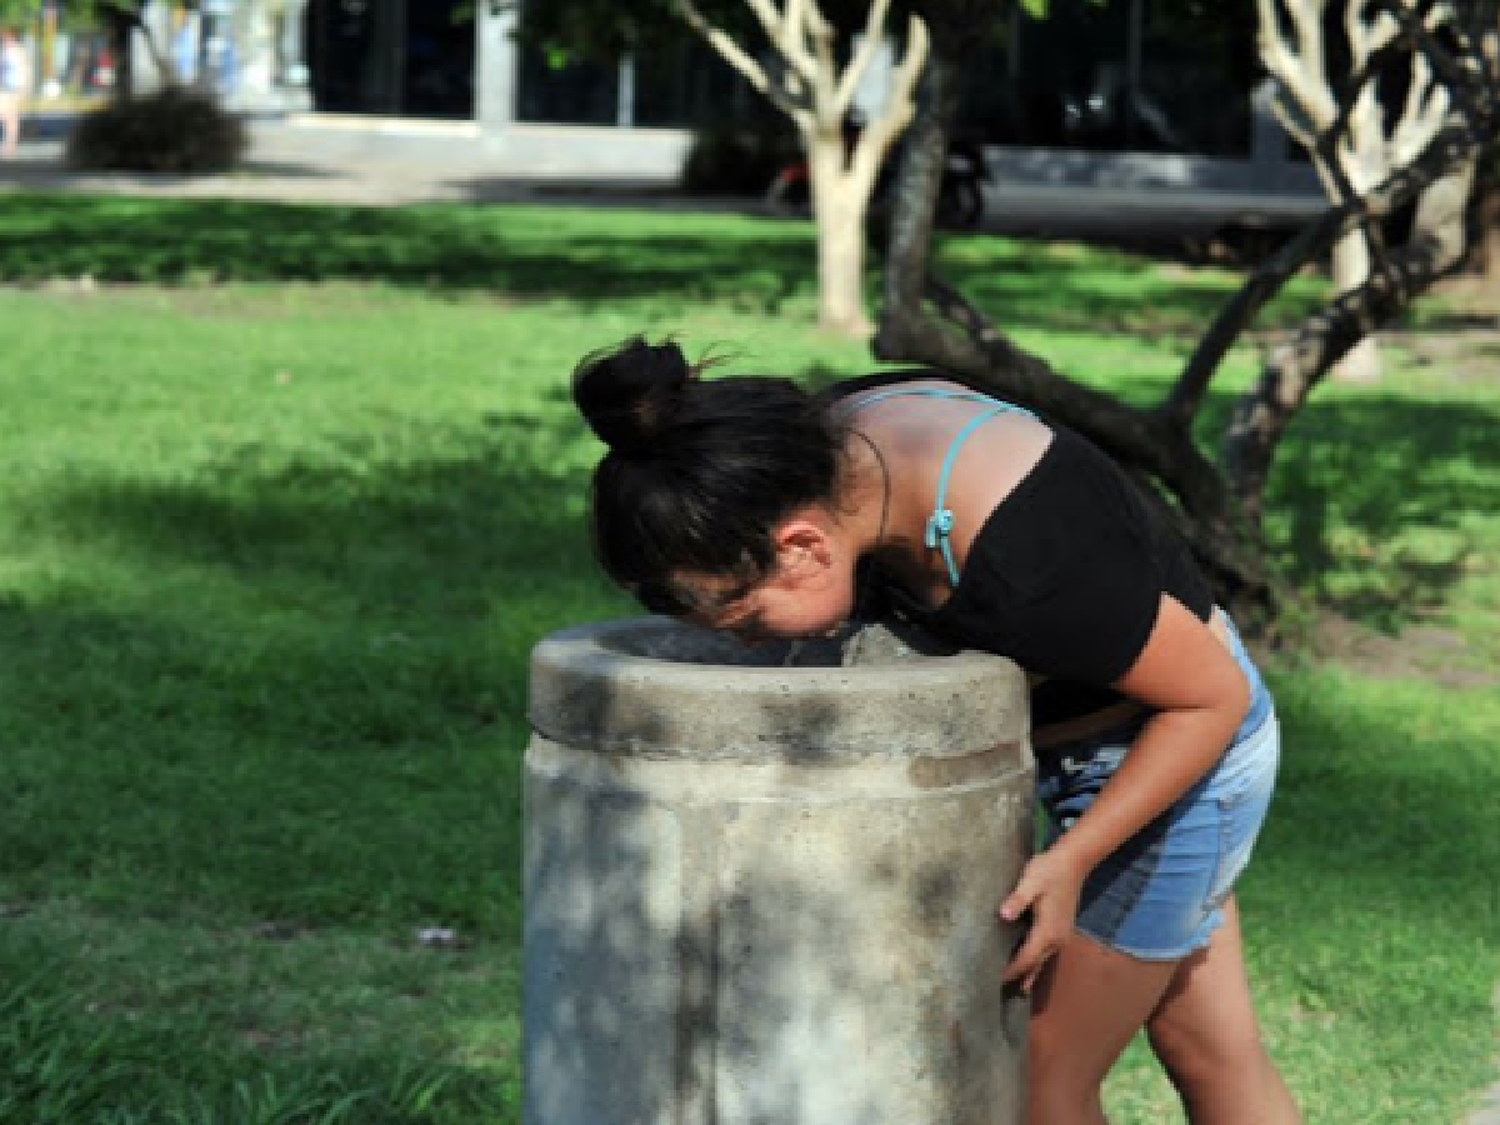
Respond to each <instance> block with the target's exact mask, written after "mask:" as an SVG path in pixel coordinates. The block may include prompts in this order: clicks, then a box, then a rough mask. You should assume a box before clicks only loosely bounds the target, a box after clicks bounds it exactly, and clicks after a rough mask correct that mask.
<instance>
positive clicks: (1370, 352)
mask: <svg viewBox="0 0 1500 1125" xmlns="http://www.w3.org/2000/svg"><path fill="white" fill-rule="evenodd" d="M1330 274H1331V277H1332V281H1333V292H1334V295H1335V296H1343V295H1344V294H1345V293H1352V292H1353V291H1354V290H1356V289H1358V288H1359V287H1360V286H1361V285H1363V284H1364V283H1365V282H1367V281H1368V280H1370V242H1369V239H1367V238H1366V237H1365V232H1364V231H1362V230H1356V231H1351V232H1350V233H1348V234H1346V235H1344V237H1343V238H1341V239H1339V241H1338V243H1337V244H1336V245H1335V246H1334V248H1333V261H1332V265H1331V267H1330ZM1332 375H1333V378H1334V379H1336V380H1338V381H1339V382H1341V383H1353V384H1358V385H1363V386H1370V385H1372V384H1374V383H1378V382H1379V381H1380V349H1379V346H1378V345H1377V344H1376V342H1375V338H1374V337H1373V336H1366V337H1365V338H1364V339H1363V340H1361V341H1360V342H1359V343H1357V344H1355V345H1354V347H1352V348H1350V349H1349V352H1348V354H1347V355H1345V356H1344V358H1343V359H1341V360H1339V361H1338V363H1337V364H1335V365H1334V369H1333V373H1332Z"/></svg>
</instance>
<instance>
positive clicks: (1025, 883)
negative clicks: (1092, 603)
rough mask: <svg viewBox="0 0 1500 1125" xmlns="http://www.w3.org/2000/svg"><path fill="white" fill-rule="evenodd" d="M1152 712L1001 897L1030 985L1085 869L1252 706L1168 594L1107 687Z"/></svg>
mask: <svg viewBox="0 0 1500 1125" xmlns="http://www.w3.org/2000/svg"><path fill="white" fill-rule="evenodd" d="M1112 686H1113V687H1114V688H1115V689H1116V690H1117V691H1119V692H1121V693H1122V694H1124V695H1127V696H1129V697H1131V698H1132V699H1136V700H1139V701H1140V702H1142V703H1145V704H1146V705H1148V706H1150V707H1151V708H1153V709H1155V710H1156V711H1157V714H1155V715H1154V716H1152V718H1151V720H1150V721H1149V722H1148V723H1147V724H1146V726H1145V728H1144V729H1143V730H1142V731H1141V734H1140V737H1139V738H1138V739H1137V740H1136V742H1135V744H1134V745H1133V746H1132V747H1131V748H1130V753H1129V754H1127V755H1126V756H1125V758H1124V760H1123V761H1121V763H1120V766H1119V769H1118V770H1116V772H1115V775H1114V776H1113V777H1112V778H1110V780H1109V781H1108V783H1106V785H1105V786H1104V788H1103V790H1102V791H1101V792H1100V794H1099V798H1098V799H1097V800H1096V801H1095V802H1094V803H1093V805H1092V806H1091V807H1090V808H1089V810H1088V811H1087V812H1086V813H1084V815H1083V816H1081V817H1079V819H1078V821H1077V823H1076V824H1074V825H1073V826H1072V827H1071V828H1070V829H1069V830H1068V831H1067V832H1066V833H1064V834H1063V835H1062V836H1061V837H1060V838H1059V839H1058V841H1057V842H1056V843H1055V844H1053V846H1052V847H1051V848H1049V849H1048V850H1047V851H1046V852H1044V853H1042V854H1041V855H1039V856H1037V857H1035V858H1034V859H1033V860H1032V861H1031V862H1030V863H1029V864H1027V866H1026V870H1025V871H1024V872H1022V875H1021V881H1020V883H1019V884H1017V886H1016V889H1015V891H1014V892H1012V894H1011V895H1010V897H1009V898H1007V899H1006V900H1005V902H1004V903H1003V904H1002V905H1001V908H1000V916H1001V917H1002V918H1004V919H1005V920H1006V921H1015V920H1016V919H1018V918H1019V917H1020V916H1021V915H1022V914H1023V913H1025V912H1026V911H1027V910H1030V911H1031V912H1032V924H1031V931H1030V933H1029V934H1028V936H1027V938H1026V941H1025V942H1024V943H1023V944H1022V946H1021V948H1020V949H1019V950H1018V951H1017V952H1016V955H1015V957H1014V958H1013V959H1012V961H1011V964H1010V968H1009V969H1008V970H1007V971H1006V974H1005V980H1006V981H1007V982H1011V981H1019V982H1021V987H1022V988H1023V989H1024V990H1026V991H1030V989H1031V986H1032V984H1033V983H1034V982H1035V980H1036V977H1037V974H1038V973H1040V972H1041V970H1042V967H1043V966H1044V965H1045V964H1046V962H1047V960H1048V959H1049V958H1050V957H1051V956H1052V955H1053V954H1054V953H1055V952H1057V950H1058V948H1059V947H1060V946H1061V944H1062V942H1063V941H1064V940H1066V938H1067V937H1068V934H1069V933H1070V932H1071V930H1072V927H1073V920H1074V916H1075V915H1076V913H1077V909H1078V894H1079V891H1080V889H1081V888H1082V886H1083V881H1084V879H1085V878H1086V877H1087V875H1088V873H1089V872H1090V871H1092V870H1093V869H1094V867H1095V866H1096V865H1097V864H1098V863H1099V862H1100V861H1101V860H1103V859H1104V858H1105V857H1106V856H1108V855H1109V854H1110V853H1112V852H1113V851H1115V850H1116V849H1117V848H1119V847H1120V845H1122V844H1123V843H1125V841H1126V840H1128V839H1130V838H1131V837H1132V836H1134V835H1135V834H1136V833H1137V832H1139V831H1140V830H1141V829H1143V828H1145V827H1146V825H1148V824H1150V823H1151V821H1152V820H1153V819H1155V818H1156V817H1157V816H1158V815H1159V814H1161V813H1162V812H1164V811H1165V810H1166V809H1167V808H1169V807H1170V806H1171V805H1172V803H1173V802H1174V801H1176V800H1177V799H1178V798H1179V797H1181V796H1182V794H1183V793H1185V792H1186V791H1187V790H1188V789H1189V788H1190V787H1191V786H1192V785H1193V783H1194V782H1196V781H1197V780H1198V779H1199V778H1201V777H1202V776H1203V775H1204V774H1205V773H1207V772H1208V770H1209V769H1211V768H1212V767H1213V765H1214V763H1215V762H1217V761H1218V760H1219V757H1220V755H1222V754H1223V753H1224V750H1225V748H1226V747H1228V745H1229V742H1230V740H1231V739H1232V738H1233V737H1234V732H1235V730H1236V728H1237V727H1238V726H1239V724H1240V722H1241V721H1242V720H1243V719H1244V717H1245V712H1246V710H1247V709H1248V708H1249V705H1250V694H1249V690H1250V689H1249V685H1248V684H1247V683H1246V681H1245V676H1244V673H1243V672H1241V670H1240V667H1239V665H1238V664H1237V663H1236V662H1235V659H1234V657H1233V656H1232V655H1231V654H1230V652H1229V650H1228V649H1227V648H1226V647H1225V646H1224V645H1223V643H1222V642H1220V640H1219V638H1218V637H1217V636H1215V635H1214V633H1213V631H1212V630H1211V629H1210V628H1209V627H1208V625H1206V624H1205V623H1204V622H1202V621H1200V620H1198V618H1196V617H1195V616H1193V614H1192V613H1191V612H1190V611H1189V610H1188V609H1186V608H1185V607H1184V606H1182V605H1181V604H1180V603H1179V602H1178V601H1176V599H1174V598H1171V597H1168V596H1165V595H1164V596H1163V597H1162V599H1161V606H1160V609H1159V611H1158V613H1157V618H1156V623H1155V625H1154V626H1153V627H1152V630H1151V635H1150V636H1149V637H1148V638H1147V640H1146V647H1145V648H1144V649H1142V650H1141V654H1140V656H1138V657H1137V658H1136V660H1135V663H1134V664H1132V665H1131V667H1130V669H1129V670H1128V671H1127V672H1126V673H1125V675H1124V676H1122V677H1121V678H1120V679H1119V680H1118V681H1116V682H1115V683H1114V684H1113V685H1112Z"/></svg>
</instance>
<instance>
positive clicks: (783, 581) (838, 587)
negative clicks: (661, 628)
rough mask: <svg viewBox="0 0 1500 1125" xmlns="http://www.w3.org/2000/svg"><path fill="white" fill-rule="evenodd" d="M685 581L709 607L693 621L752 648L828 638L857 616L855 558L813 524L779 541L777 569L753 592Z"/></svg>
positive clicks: (714, 581) (724, 581) (716, 582)
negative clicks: (763, 643) (767, 643)
mask: <svg viewBox="0 0 1500 1125" xmlns="http://www.w3.org/2000/svg"><path fill="white" fill-rule="evenodd" d="M679 582H680V583H681V584H682V585H685V586H687V587H689V588H690V589H692V590H693V591H694V593H695V594H696V595H697V598H696V600H698V602H699V604H701V605H703V606H705V607H706V608H704V609H700V610H698V611H697V612H695V613H692V614H690V615H689V616H688V618H687V620H689V621H690V622H692V623H693V624H695V625H702V626H705V627H707V628H710V629H715V630H718V631H721V632H725V633H730V634H733V635H734V636H736V637H738V638H739V639H740V640H742V641H744V642H745V643H746V644H755V643H757V642H759V641H768V640H794V639H797V638H799V637H821V636H827V635H829V634H831V633H834V632H836V631H837V630H838V629H839V627H840V626H842V625H843V624H844V623H845V622H846V621H847V620H848V619H849V616H850V614H852V613H853V612H854V600H855V590H854V566H853V558H852V556H850V555H849V554H848V552H847V551H846V550H844V549H843V546H842V544H841V543H840V542H839V541H838V540H837V538H836V537H835V536H830V535H829V534H828V532H827V530H826V529H823V528H817V527H812V526H809V525H804V526H794V527H792V528H791V529H790V530H789V531H787V532H786V533H784V534H782V535H779V536H778V541H777V560H776V566H775V567H774V568H773V569H772V571H771V573H770V574H768V575H766V576H765V577H764V578H761V579H760V580H759V581H757V582H755V583H754V584H753V585H751V586H750V587H749V588H748V589H743V588H742V584H740V583H737V582H736V581H735V580H734V579H731V578H721V577H714V576H705V575H681V576H679Z"/></svg>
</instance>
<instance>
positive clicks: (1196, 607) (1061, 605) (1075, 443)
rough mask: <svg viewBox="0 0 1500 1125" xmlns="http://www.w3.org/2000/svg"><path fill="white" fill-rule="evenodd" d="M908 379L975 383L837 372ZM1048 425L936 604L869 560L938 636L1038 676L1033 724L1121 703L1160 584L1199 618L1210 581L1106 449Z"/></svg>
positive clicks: (1208, 608)
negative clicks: (1118, 687)
mask: <svg viewBox="0 0 1500 1125" xmlns="http://www.w3.org/2000/svg"><path fill="white" fill-rule="evenodd" d="M919 379H940V380H944V381H947V382H951V383H957V384H959V385H960V386H966V387H969V388H970V389H972V390H975V391H978V392H979V393H980V394H985V392H984V391H983V389H982V388H980V387H977V386H975V385H974V384H973V383H971V382H968V381H966V380H963V379H958V378H955V377H954V376H952V375H950V374H948V373H946V372H943V371H937V370H930V369H929V370H915V371H910V370H909V371H900V372H882V373H880V374H876V375H869V376H864V377H862V378H859V379H852V380H848V381H846V382H842V383H838V384H836V385H835V386H833V387H831V388H829V389H828V390H827V391H826V392H824V394H825V398H826V401H827V402H828V404H829V405H830V406H832V405H833V404H834V403H836V402H837V401H838V400H840V399H842V398H845V397H847V396H849V395H853V394H860V393H862V392H865V391H870V390H874V389H876V388H880V387H887V386H891V385H896V384H900V383H903V382H910V381H913V380H919ZM1047 424H1048V426H1049V428H1050V429H1051V430H1052V432H1053V437H1052V441H1051V442H1050V443H1049V444H1048V446H1047V448H1046V450H1045V451H1044V452H1043V454H1042V456H1041V458H1040V459H1039V460H1038V461H1037V463H1036V464H1035V465H1034V466H1033V467H1032V469H1031V470H1030V471H1029V472H1028V473H1027V474H1026V476H1025V477H1023V478H1022V479H1021V481H1020V483H1019V484H1017V485H1016V487H1015V488H1014V489H1013V490H1012V491H1011V492H1010V494H1009V495H1007V496H1006V497H1005V498H1004V499H1003V500H1001V501H1000V503H999V504H997V505H996V506H995V508H994V510H993V511H992V512H991V513H990V514H989V516H988V517H987V518H986V519H985V522H984V524H983V526H982V527H981V528H980V529H979V532H978V534H977V535H976V536H975V538H974V540H973V543H972V544H971V546H970V547H969V553H968V557H967V559H965V561H964V566H963V568H962V572H961V573H960V574H959V580H958V583H957V585H956V586H955V587H954V589H953V593H952V595H951V596H950V597H949V598H948V600H947V601H946V602H944V603H943V605H942V606H941V607H939V608H938V609H936V610H932V609H927V608H925V607H923V606H921V605H920V604H918V603H916V602H915V601H914V599H912V598H911V597H910V595H909V594H907V593H906V592H905V591H903V590H901V589H900V588H899V587H896V586H894V585H893V584H891V583H889V582H888V581H886V580H884V579H883V578H882V577H881V576H880V575H879V573H878V571H875V570H873V569H870V570H869V572H868V574H867V575H866V581H873V582H875V583H877V584H878V585H879V586H880V587H881V589H880V590H879V591H878V592H877V596H878V594H884V595H885V600H886V603H887V604H888V605H889V606H890V607H892V608H894V609H895V610H896V611H897V612H899V613H900V614H901V615H902V616H904V617H907V618H909V619H910V620H912V621H913V622H914V623H916V624H918V625H920V626H922V627H923V628H925V629H928V630H929V631H931V632H933V633H935V634H936V635H938V636H940V637H942V638H944V639H947V640H950V641H953V642H956V643H959V644H962V645H965V646H967V647H971V648H978V649H983V650H985V651H988V652H995V653H999V654H1000V655H1002V656H1007V657H1009V658H1010V659H1012V660H1014V661H1015V662H1016V663H1017V664H1019V665H1020V666H1021V667H1022V668H1024V669H1025V670H1026V671H1028V672H1035V673H1040V674H1041V675H1043V676H1045V677H1047V679H1046V680H1045V681H1044V682H1042V683H1041V684H1039V685H1038V686H1037V687H1035V688H1034V689H1033V690H1032V697H1031V711H1032V724H1033V726H1035V727H1043V726H1048V725H1051V724H1053V723H1058V722H1063V721H1065V720H1067V719H1071V718H1076V717H1078V716H1080V715H1085V714H1088V713H1090V712H1092V711H1096V710H1098V709H1100V708H1102V707H1107V706H1109V705H1110V704H1112V703H1115V702H1118V701H1119V699H1120V698H1121V697H1120V695H1119V694H1118V693H1117V692H1115V691H1112V690H1111V689H1110V688H1109V685H1110V684H1112V683H1114V682H1115V681H1116V680H1118V679H1119V678H1120V677H1121V676H1123V675H1124V674H1125V673H1126V672H1127V671H1129V669H1130V667H1131V665H1133V664H1134V663H1135V661H1136V658H1137V657H1138V656H1139V655H1140V654H1141V650H1142V649H1144V648H1145V645H1146V640H1147V638H1148V637H1149V636H1150V635H1151V630H1152V628H1153V626H1154V625H1155V624H1156V616H1157V612H1158V610H1159V608H1160V604H1161V595H1163V594H1168V595H1170V596H1172V597H1173V598H1175V599H1176V600H1177V601H1179V602H1181V603H1182V604H1183V605H1184V606H1186V607H1187V608H1188V609H1189V610H1191V611H1192V612H1193V614H1194V615H1196V616H1197V617H1198V618H1200V619H1201V620H1204V621H1207V620H1208V619H1209V617H1210V615H1211V614H1212V612H1213V601H1214V599H1213V592H1212V590H1211V588H1210V587H1209V584H1208V582H1207V581H1206V580H1205V579H1204V577H1203V575H1202V573H1201V572H1200V571H1199V570H1198V567H1197V565H1196V564H1195V563H1194V562H1193V559H1192V555H1191V553H1190V552H1189V550H1188V547H1187V544H1186V543H1184V542H1183V540H1182V539H1181V538H1180V537H1179V536H1178V535H1177V534H1176V533H1175V532H1174V531H1173V530H1172V529H1171V528H1170V527H1169V526H1168V525H1167V523H1166V521H1165V520H1164V519H1163V518H1162V516H1161V515H1160V514H1159V513H1158V512H1157V511H1156V510H1155V509H1154V508H1153V506H1152V505H1151V504H1150V503H1148V502H1147V500H1146V498H1145V497H1144V496H1142V495H1141V493H1140V491H1139V490H1138V489H1137V488H1136V486H1135V484H1134V483H1133V482H1132V481H1131V480H1130V478H1129V477H1127V476H1126V475H1125V473H1124V472H1123V471H1122V470H1121V469H1120V467H1119V466H1118V465H1116V464H1115V462H1114V461H1112V460H1111V459H1110V458H1109V457H1107V456H1106V455H1105V454H1104V453H1103V452H1101V451H1100V450H1099V449H1097V448H1096V447H1095V446H1093V445H1092V444H1091V443H1089V442H1088V441H1087V440H1085V439H1084V438H1083V437H1081V436H1079V435H1078V434H1075V433H1073V432H1072V431H1071V430H1067V429H1064V428H1063V427H1060V426H1055V425H1052V424H1051V423H1047Z"/></svg>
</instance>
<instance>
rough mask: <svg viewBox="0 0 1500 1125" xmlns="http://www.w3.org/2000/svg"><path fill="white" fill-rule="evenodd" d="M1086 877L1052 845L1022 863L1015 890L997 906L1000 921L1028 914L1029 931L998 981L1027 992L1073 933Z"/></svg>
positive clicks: (1009, 920)
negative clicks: (1001, 980)
mask: <svg viewBox="0 0 1500 1125" xmlns="http://www.w3.org/2000/svg"><path fill="white" fill-rule="evenodd" d="M1086 874H1087V871H1086V870H1080V869H1079V868H1077V867H1076V866H1075V865H1074V864H1073V863H1072V862H1071V861H1070V860H1069V859H1068V858H1067V856H1066V854H1064V853H1063V852H1062V851H1061V850H1059V849H1058V848H1057V847H1056V846H1054V847H1052V848H1051V849H1049V850H1047V851H1045V852H1043V853H1042V854H1041V855H1038V856H1033V857H1032V858H1031V860H1030V861H1029V862H1028V863H1027V864H1026V866H1025V868H1024V869H1023V870H1022V871H1021V879H1020V881H1019V882H1018V883H1017V884H1016V889H1015V890H1013V891H1012V892H1011V894H1010V897H1009V898H1007V899H1006V900H1005V901H1004V902H1003V903H1001V904H1000V911H999V913H1000V919H1001V921H1004V922H1017V921H1019V920H1020V919H1021V916H1022V915H1023V914H1026V913H1027V912H1030V914H1031V929H1030V930H1029V931H1028V933H1027V935H1026V940H1025V941H1024V942H1022V943H1021V948H1020V949H1018V950H1016V952H1015V955H1014V956H1013V957H1012V958H1011V959H1010V967H1009V968H1007V969H1006V970H1005V976H1004V977H1003V978H1002V979H1003V980H1004V981H1005V983H1006V984H1013V983H1016V982H1018V981H1019V982H1020V986H1021V991H1022V992H1024V993H1027V994H1029V993H1030V992H1031V989H1032V986H1033V985H1035V984H1036V979H1037V977H1038V976H1040V975H1041V972H1042V969H1044V968H1045V967H1046V965H1047V962H1048V961H1049V960H1051V959H1052V957H1053V955H1055V954H1056V953H1057V951H1058V950H1059V949H1061V948H1062V945H1063V942H1065V941H1067V940H1068V937H1069V935H1071V934H1072V932H1073V920H1074V918H1075V917H1076V916H1077V914H1078V895H1079V893H1080V892H1081V891H1082V889H1083V880H1084V876H1085V875H1086Z"/></svg>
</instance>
